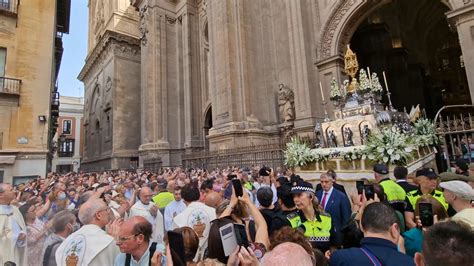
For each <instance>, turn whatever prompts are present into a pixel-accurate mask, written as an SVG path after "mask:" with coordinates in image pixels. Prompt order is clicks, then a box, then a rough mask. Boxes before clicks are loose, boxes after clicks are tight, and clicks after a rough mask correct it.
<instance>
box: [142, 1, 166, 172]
mask: <svg viewBox="0 0 474 266" xmlns="http://www.w3.org/2000/svg"><path fill="white" fill-rule="evenodd" d="M154 2H155V1H143V2H142V3H141V5H140V7H139V11H140V28H139V29H140V38H141V129H142V131H141V145H140V147H139V155H140V167H143V166H144V164H145V165H147V164H148V165H151V164H153V165H155V166H156V165H160V164H163V165H168V164H169V148H170V144H169V142H168V131H167V129H168V119H167V117H168V97H167V96H168V95H167V88H166V18H165V14H164V12H163V10H161V8H159V7H158V6H157V5H156V4H155V3H154ZM137 108H139V107H138V106H137Z"/></svg>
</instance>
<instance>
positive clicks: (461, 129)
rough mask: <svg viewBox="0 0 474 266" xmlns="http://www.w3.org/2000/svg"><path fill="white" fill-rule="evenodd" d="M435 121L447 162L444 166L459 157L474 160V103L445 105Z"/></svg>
mask: <svg viewBox="0 0 474 266" xmlns="http://www.w3.org/2000/svg"><path fill="white" fill-rule="evenodd" d="M435 123H436V130H437V133H438V136H439V137H440V138H441V149H442V154H441V156H442V157H443V158H442V159H443V161H445V163H446V164H445V165H444V167H443V168H448V167H450V166H451V165H452V162H453V161H454V160H456V159H457V158H463V159H465V160H466V161H469V162H472V161H474V141H473V140H472V137H473V133H474V128H473V125H474V105H449V106H444V107H442V108H441V109H440V110H439V111H438V113H437V114H436V116H435Z"/></svg>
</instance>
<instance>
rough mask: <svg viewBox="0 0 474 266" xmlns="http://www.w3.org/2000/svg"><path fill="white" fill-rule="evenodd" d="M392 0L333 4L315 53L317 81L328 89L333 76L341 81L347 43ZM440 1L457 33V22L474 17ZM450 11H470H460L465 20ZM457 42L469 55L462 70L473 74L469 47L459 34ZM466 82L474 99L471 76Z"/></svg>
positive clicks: (453, 1)
mask: <svg viewBox="0 0 474 266" xmlns="http://www.w3.org/2000/svg"><path fill="white" fill-rule="evenodd" d="M395 1H397V0H380V1H373V0H340V1H338V3H337V4H335V6H334V8H333V9H332V10H333V11H332V12H331V14H330V15H329V16H328V19H327V20H326V22H325V24H324V26H323V27H322V31H321V35H320V36H321V37H320V43H319V45H318V51H317V62H316V66H317V68H318V72H319V78H320V80H321V81H322V82H323V83H324V84H326V86H327V87H329V84H330V80H331V78H332V77H336V79H337V80H339V81H342V80H343V78H345V74H344V64H343V52H344V51H345V47H346V46H347V44H349V43H350V41H351V38H352V36H353V34H354V33H355V31H356V30H357V28H358V27H359V25H361V23H362V22H363V21H364V20H366V19H367V18H368V17H369V16H370V14H372V13H373V12H374V11H375V10H377V9H379V8H381V7H383V6H384V5H387V4H389V3H392V2H395ZM439 2H440V3H441V4H444V5H446V6H447V7H448V9H447V10H448V12H447V13H445V16H446V17H447V18H448V19H451V20H454V22H455V23H456V26H458V27H457V29H458V31H459V29H460V26H459V22H458V21H460V20H462V21H467V19H466V18H464V17H474V8H472V7H470V8H466V6H462V4H461V3H460V1H458V0H439ZM464 5H467V6H473V5H474V3H464ZM453 8H458V9H463V10H464V9H468V11H466V12H469V15H465V13H466V12H464V11H463V12H464V13H462V14H461V15H463V16H464V17H462V18H459V19H458V17H460V16H461V15H459V14H457V13H456V12H461V11H456V10H454V11H453ZM451 27H452V28H454V29H456V28H455V27H454V25H451ZM466 27H467V26H466ZM460 34H461V33H460ZM462 34H464V36H466V34H468V35H470V32H467V31H466V30H464V31H463V32H462ZM459 39H460V43H461V47H462V50H463V52H464V53H468V54H469V56H468V58H465V59H464V61H465V65H466V68H465V70H466V72H468V73H469V71H471V72H472V71H474V56H472V50H470V47H468V45H465V44H464V45H463V38H462V36H461V35H460V36H459ZM471 45H472V44H471ZM466 51H467V52H466ZM471 59H472V60H471ZM471 61H472V62H471ZM470 69H471V70H470ZM468 79H469V81H468V82H469V85H470V86H469V89H470V96H471V99H474V86H473V84H474V77H468Z"/></svg>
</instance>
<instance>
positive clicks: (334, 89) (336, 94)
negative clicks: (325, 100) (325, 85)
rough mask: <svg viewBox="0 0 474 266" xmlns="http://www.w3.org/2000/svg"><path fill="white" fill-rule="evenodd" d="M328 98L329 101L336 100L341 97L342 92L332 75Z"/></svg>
mask: <svg viewBox="0 0 474 266" xmlns="http://www.w3.org/2000/svg"><path fill="white" fill-rule="evenodd" d="M329 99H330V100H331V101H338V100H340V99H342V93H341V90H340V89H339V84H338V83H337V80H336V78H335V77H333V78H332V80H331V90H330V91H329Z"/></svg>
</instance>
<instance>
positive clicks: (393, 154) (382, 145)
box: [364, 127, 417, 165]
mask: <svg viewBox="0 0 474 266" xmlns="http://www.w3.org/2000/svg"><path fill="white" fill-rule="evenodd" d="M416 149H417V145H416V144H415V143H414V142H413V138H412V137H411V136H409V135H406V134H402V133H401V132H400V131H399V130H398V129H397V128H396V127H391V128H384V129H382V130H380V131H379V132H375V133H373V134H371V135H370V136H369V138H368V140H367V144H366V149H365V151H364V153H365V154H366V155H367V158H368V159H369V160H371V161H375V162H383V163H386V164H396V165H403V164H406V163H407V162H408V161H409V160H410V159H412V157H413V156H412V151H413V150H416Z"/></svg>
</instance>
